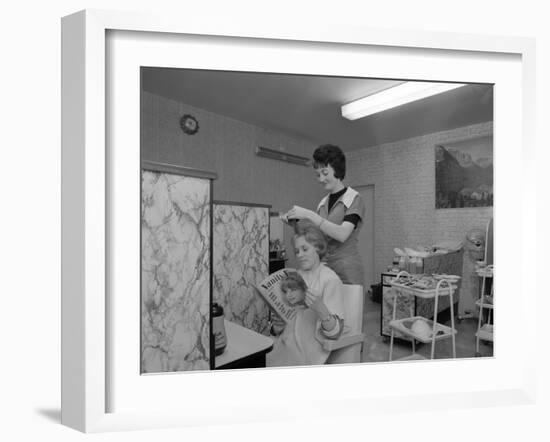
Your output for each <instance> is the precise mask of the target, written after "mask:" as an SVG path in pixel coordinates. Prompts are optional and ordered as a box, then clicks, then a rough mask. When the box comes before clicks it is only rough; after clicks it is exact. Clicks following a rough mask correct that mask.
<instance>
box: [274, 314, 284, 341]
mask: <svg viewBox="0 0 550 442" xmlns="http://www.w3.org/2000/svg"><path fill="white" fill-rule="evenodd" d="M285 326H286V323H285V321H283V320H282V319H281V318H279V316H277V315H275V314H274V315H273V317H272V318H271V333H272V334H274V335H275V336H279V335H280V334H281V333H282V332H283V330H284V329H285Z"/></svg>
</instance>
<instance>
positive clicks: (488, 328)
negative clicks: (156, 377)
mask: <svg viewBox="0 0 550 442" xmlns="http://www.w3.org/2000/svg"><path fill="white" fill-rule="evenodd" d="M140 75H141V92H140V93H141V95H140V106H141V110H140V130H141V132H140V133H141V135H140V152H141V153H140V157H141V189H140V191H141V220H140V223H141V295H140V303H141V322H140V324H141V326H140V328H141V338H140V342H141V348H140V351H141V353H140V369H141V373H142V374H159V373H168V372H185V371H197V370H230V369H252V368H264V367H266V368H276V367H299V366H312V365H315V366H318V365H324V364H358V363H365V364H367V363H385V362H390V361H413V360H426V359H428V360H429V359H455V358H487V357H492V356H493V342H494V329H495V316H496V313H495V304H494V296H495V293H494V290H493V272H494V262H493V157H494V156H496V153H494V152H493V85H492V84H484V83H452V82H434V81H426V80H424V81H419V80H414V79H383V78H358V77H333V76H322V75H296V74H285V73H269V72H239V71H215V70H200V69H176V68H161V67H142V68H141V72H140ZM136 302H137V298H136ZM410 363H413V362H410Z"/></svg>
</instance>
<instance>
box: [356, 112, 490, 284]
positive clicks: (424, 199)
mask: <svg viewBox="0 0 550 442" xmlns="http://www.w3.org/2000/svg"><path fill="white" fill-rule="evenodd" d="M492 131H493V123H492V122H487V123H481V124H476V125H472V126H467V127H462V128H458V129H453V130H449V131H445V132H437V133H434V134H429V135H424V136H421V137H416V138H411V139H407V140H401V141H398V142H394V143H388V144H383V145H380V146H375V147H370V148H365V149H360V150H355V151H352V152H349V153H348V154H347V155H346V156H347V177H346V178H347V182H348V184H350V185H351V186H363V185H374V206H375V208H374V210H375V213H374V232H375V240H374V242H375V251H374V253H375V275H376V274H379V273H380V272H382V271H384V270H385V268H386V267H387V265H388V264H389V263H391V259H392V256H393V248H394V247H400V248H403V247H411V246H416V245H432V244H435V243H436V242H437V241H441V240H443V239H452V240H463V239H464V237H465V234H466V232H467V231H468V230H469V229H471V228H474V227H477V228H481V229H485V226H486V223H487V221H488V220H489V218H490V217H491V216H493V208H492V207H483V208H464V209H438V210H436V209H435V154H434V146H435V145H436V144H438V143H444V142H452V141H458V140H462V139H466V138H474V137H477V136H483V135H489V134H491V133H492Z"/></svg>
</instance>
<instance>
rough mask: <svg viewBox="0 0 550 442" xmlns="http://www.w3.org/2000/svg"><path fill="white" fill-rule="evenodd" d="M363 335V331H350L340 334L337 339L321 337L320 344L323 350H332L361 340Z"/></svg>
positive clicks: (363, 337)
mask: <svg viewBox="0 0 550 442" xmlns="http://www.w3.org/2000/svg"><path fill="white" fill-rule="evenodd" d="M364 339H365V336H364V335H363V333H350V334H345V335H342V336H340V337H339V338H338V339H323V340H322V342H321V344H322V345H323V349H324V350H325V351H334V350H338V349H340V348H344V347H348V346H350V345H354V344H359V343H360V342H363V340H364Z"/></svg>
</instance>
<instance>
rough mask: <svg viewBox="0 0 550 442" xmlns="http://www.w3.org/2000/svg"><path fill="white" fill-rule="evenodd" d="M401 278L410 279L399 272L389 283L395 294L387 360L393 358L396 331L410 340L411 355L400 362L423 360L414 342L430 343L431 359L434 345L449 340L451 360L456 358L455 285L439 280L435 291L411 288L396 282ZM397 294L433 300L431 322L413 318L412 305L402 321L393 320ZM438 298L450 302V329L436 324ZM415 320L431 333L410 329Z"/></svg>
mask: <svg viewBox="0 0 550 442" xmlns="http://www.w3.org/2000/svg"><path fill="white" fill-rule="evenodd" d="M401 276H404V277H408V278H410V276H411V275H410V274H409V273H407V272H405V271H403V272H399V273H398V274H397V276H396V278H395V279H394V280H392V281H391V282H390V284H391V286H392V287H393V288H395V289H397V290H395V293H394V299H393V312H392V320H391V321H390V328H391V335H390V336H391V337H390V357H389V360H390V361H391V360H392V357H393V341H394V335H395V332H396V331H398V332H401V333H402V334H404V335H406V336H409V337H411V338H412V339H411V343H412V355H410V356H407V357H405V358H401V359H400V360H414V359H425V358H424V357H423V356H422V355H419V354H417V353H416V341H419V342H423V343H425V344H428V343H431V345H432V348H431V354H430V358H431V359H433V358H434V355H435V343H436V342H437V341H441V340H444V339H449V338H450V339H451V340H452V349H453V358H456V343H455V335H456V329H455V324H454V306H453V298H452V296H453V293H454V291H455V290H456V283H454V282H451V281H450V280H447V279H441V280H439V281H438V283H437V285H436V287H435V289H422V288H417V287H411V286H408V285H405V284H402V283H399V282H396V281H398V280H399V278H400V277H401ZM399 292H401V293H404V294H407V295H409V296H415V297H418V298H424V299H432V298H433V299H434V300H435V301H434V302H435V308H434V318H433V321H432V320H430V319H427V318H425V317H423V316H414V314H413V311H412V303H411V307H410V316H409V317H407V318H403V319H395V314H396V305H397V296H398V293H399ZM440 296H450V301H451V302H450V303H449V304H450V308H451V326H450V327H448V326H446V325H444V324H440V323H438V322H437V306H438V301H439V297H440ZM417 320H420V321H423V322H424V323H425V324H426V325H427V326H428V328H429V329H431V333H430V334H429V335H424V334H420V333H417V332H415V331H413V330H412V329H411V326H412V324H413V323H414V322H415V321H417Z"/></svg>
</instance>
